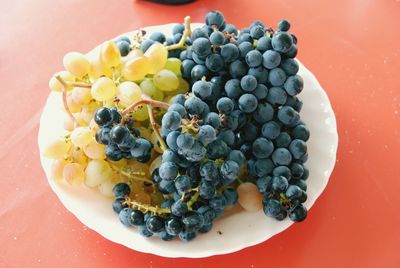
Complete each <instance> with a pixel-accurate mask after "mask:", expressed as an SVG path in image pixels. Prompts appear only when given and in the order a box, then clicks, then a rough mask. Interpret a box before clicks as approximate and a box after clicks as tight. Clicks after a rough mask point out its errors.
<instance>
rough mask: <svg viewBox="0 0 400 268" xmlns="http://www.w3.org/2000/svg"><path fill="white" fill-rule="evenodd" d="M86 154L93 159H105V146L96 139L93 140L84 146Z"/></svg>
mask: <svg viewBox="0 0 400 268" xmlns="http://www.w3.org/2000/svg"><path fill="white" fill-rule="evenodd" d="M83 151H84V152H85V154H86V155H87V156H88V157H89V158H91V159H105V158H106V155H105V146H104V145H103V144H99V143H97V142H96V140H94V139H93V140H92V142H90V143H89V144H88V145H86V146H85V147H83Z"/></svg>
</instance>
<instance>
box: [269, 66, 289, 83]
mask: <svg viewBox="0 0 400 268" xmlns="http://www.w3.org/2000/svg"><path fill="white" fill-rule="evenodd" d="M268 81H269V83H270V84H271V85H272V86H274V87H279V86H282V85H283V84H284V83H285V81H286V73H285V71H283V70H282V69H281V68H274V69H272V70H270V71H269V73H268Z"/></svg>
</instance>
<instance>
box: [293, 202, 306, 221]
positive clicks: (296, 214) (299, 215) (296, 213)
mask: <svg viewBox="0 0 400 268" xmlns="http://www.w3.org/2000/svg"><path fill="white" fill-rule="evenodd" d="M306 217H307V209H306V208H305V207H304V206H303V205H302V204H298V205H296V206H295V207H294V208H292V209H290V210H289V218H290V219H291V220H292V221H295V222H301V221H303V220H304V219H305V218H306Z"/></svg>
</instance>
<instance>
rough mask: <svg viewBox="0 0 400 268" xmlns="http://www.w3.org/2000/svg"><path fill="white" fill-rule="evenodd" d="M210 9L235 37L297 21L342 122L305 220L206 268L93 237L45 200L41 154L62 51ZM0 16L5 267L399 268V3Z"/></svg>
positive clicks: (40, 10) (206, 262)
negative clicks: (331, 162)
mask: <svg viewBox="0 0 400 268" xmlns="http://www.w3.org/2000/svg"><path fill="white" fill-rule="evenodd" d="M211 9H218V10H221V11H223V12H224V13H225V16H226V18H227V20H228V21H229V22H231V23H234V24H236V25H237V26H238V27H244V26H246V25H249V24H250V23H251V22H252V21H253V20H255V19H259V20H263V21H264V22H266V23H267V24H272V25H276V23H277V21H278V20H279V19H280V18H288V19H290V21H291V22H292V25H293V27H292V31H293V32H294V33H295V34H296V35H297V36H298V38H299V51H300V52H299V59H300V60H301V61H302V62H303V63H304V64H305V65H306V66H307V67H308V68H309V69H310V70H311V71H312V72H313V73H314V74H315V75H316V77H317V78H318V80H319V81H320V83H321V84H322V86H323V87H324V89H325V90H326V92H327V93H328V95H329V98H330V100H331V102H332V105H333V108H334V110H335V113H336V116H337V122H338V131H339V150H338V155H337V163H336V167H335V170H334V172H333V174H332V176H331V179H330V181H329V184H328V186H327V188H326V190H325V191H324V193H323V194H322V195H321V197H320V198H319V199H318V201H317V202H316V204H315V205H314V206H313V207H312V209H311V210H310V212H309V216H308V218H307V220H306V221H305V222H303V223H300V224H295V225H293V226H292V227H290V228H289V229H288V230H286V231H284V232H283V233H281V234H279V235H276V236H275V237H273V238H271V239H270V240H268V241H267V242H264V243H262V244H259V245H257V246H254V247H251V248H247V249H244V250H241V251H240V252H236V253H233V254H228V255H223V256H214V257H210V258H203V259H185V258H180V259H168V258H163V257H158V256H155V255H152V254H143V253H140V252H136V251H133V250H130V249H128V248H126V247H124V246H121V245H118V244H115V243H113V242H110V241H108V240H106V239H104V238H103V237H102V236H101V235H99V234H97V233H96V232H94V231H91V230H89V229H88V228H86V227H85V226H84V225H83V224H82V223H81V222H79V221H78V220H77V219H76V218H75V217H74V216H73V215H72V214H71V213H70V212H68V211H67V210H66V209H65V208H64V207H63V205H62V204H61V203H60V201H59V200H58V199H57V197H56V195H55V194H54V193H53V192H52V191H51V189H50V187H49V186H48V184H47V181H46V178H45V174H44V172H43V170H42V168H41V166H40V162H39V155H38V146H37V132H38V127H39V116H40V114H41V110H42V107H43V105H44V103H45V100H46V97H47V95H48V93H49V90H48V87H47V84H48V80H49V77H50V76H51V75H52V74H53V73H54V72H55V71H58V70H60V69H62V57H63V55H64V54H65V53H66V52H68V51H82V52H86V51H88V50H90V49H91V48H93V47H94V46H96V45H97V44H99V43H100V42H102V41H104V40H107V39H109V38H112V37H114V36H116V35H118V34H119V33H122V32H127V31H131V30H133V29H137V28H138V27H142V26H146V25H154V24H163V23H170V22H180V21H181V20H182V19H183V17H184V16H185V15H190V16H192V19H193V21H202V20H203V17H204V15H205V14H206V13H207V11H209V10H211ZM1 11H2V12H1V16H0V25H1V28H0V72H1V76H0V77H1V83H0V86H1V88H0V94H1V98H0V107H1V113H0V126H1V131H0V140H1V144H0V164H1V165H0V166H1V179H0V183H1V187H0V200H1V201H0V202H1V205H0V244H1V246H0V266H1V267H36V266H37V267H39V266H42V267H73V266H78V267H400V254H399V242H400V231H399V230H400V228H399V225H400V213H399V212H398V205H399V203H400V175H399V174H400V157H399V154H400V135H399V131H400V78H399V71H400V57H399V54H400V27H399V26H400V1H399V0H396V1H395V0H390V1H389V0H388V1H379V0H375V1H373V0H372V1H362V0H336V1H318V0H302V1H278V0H270V1H256V0H254V1H252V0H246V1H243V0H229V1H227V0H226V1H223V0H219V1H218V0H199V1H197V2H196V3H193V4H189V5H184V6H178V7H166V6H161V5H158V4H153V3H148V2H143V1H128V0H119V1H110V0H96V1H94V0H93V1H77V0H75V1H71V0H70V1H68V0H64V1H50V0H41V1H31V0H19V1H2V3H1Z"/></svg>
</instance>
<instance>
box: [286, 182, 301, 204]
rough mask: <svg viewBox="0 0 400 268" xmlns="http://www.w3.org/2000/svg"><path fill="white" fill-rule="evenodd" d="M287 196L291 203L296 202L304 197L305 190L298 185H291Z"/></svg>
mask: <svg viewBox="0 0 400 268" xmlns="http://www.w3.org/2000/svg"><path fill="white" fill-rule="evenodd" d="M285 195H286V197H287V198H288V199H289V200H290V201H295V200H298V199H300V198H301V197H302V196H303V190H301V188H300V187H299V186H297V185H289V187H288V188H287V190H286V192H285Z"/></svg>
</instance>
